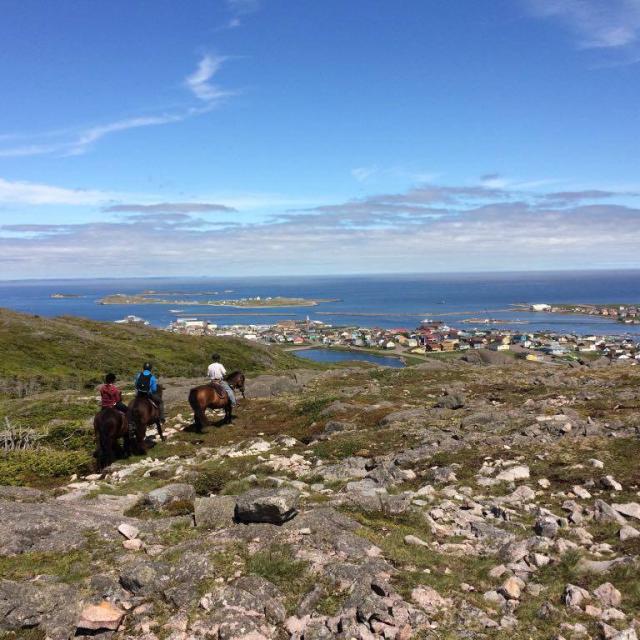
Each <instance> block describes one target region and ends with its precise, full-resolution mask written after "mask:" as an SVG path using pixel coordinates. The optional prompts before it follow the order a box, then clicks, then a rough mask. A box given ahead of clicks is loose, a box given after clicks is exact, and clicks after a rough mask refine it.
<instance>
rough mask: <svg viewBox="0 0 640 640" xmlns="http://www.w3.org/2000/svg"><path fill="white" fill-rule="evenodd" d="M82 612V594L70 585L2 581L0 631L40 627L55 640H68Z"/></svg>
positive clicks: (0, 584) (0, 591)
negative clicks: (80, 595) (80, 597)
mask: <svg viewBox="0 0 640 640" xmlns="http://www.w3.org/2000/svg"><path fill="white" fill-rule="evenodd" d="M79 612H80V600H79V594H78V593H77V591H76V589H74V588H73V587H71V586H69V585H65V584H59V583H56V582H45V581H42V580H36V581H33V582H27V583H19V582H12V581H10V580H0V631H18V632H19V631H20V629H30V628H33V627H39V628H41V629H42V630H43V631H44V632H45V633H46V635H47V636H48V637H49V638H51V639H52V640H67V639H68V638H69V637H71V636H72V635H73V631H74V629H75V622H76V620H77V619H78V614H79Z"/></svg>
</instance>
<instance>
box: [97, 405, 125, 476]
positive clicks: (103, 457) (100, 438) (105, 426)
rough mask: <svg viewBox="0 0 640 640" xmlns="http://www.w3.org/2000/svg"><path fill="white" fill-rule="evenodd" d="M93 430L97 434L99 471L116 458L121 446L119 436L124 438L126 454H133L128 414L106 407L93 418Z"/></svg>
mask: <svg viewBox="0 0 640 640" xmlns="http://www.w3.org/2000/svg"><path fill="white" fill-rule="evenodd" d="M93 431H94V433H95V436H96V464H97V467H98V471H102V470H103V469H104V468H105V467H108V466H109V465H110V464H111V463H112V462H113V460H114V459H115V455H116V451H117V449H118V448H119V446H118V438H122V439H123V444H124V456H125V458H128V457H129V455H130V454H131V442H130V440H129V423H128V421H127V416H126V415H125V414H124V413H122V411H118V410H117V409H113V408H105V409H102V410H101V411H98V413H96V415H95V418H94V419H93Z"/></svg>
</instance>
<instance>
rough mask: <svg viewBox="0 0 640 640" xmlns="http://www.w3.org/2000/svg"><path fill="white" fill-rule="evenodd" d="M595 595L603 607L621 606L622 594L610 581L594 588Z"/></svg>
mask: <svg viewBox="0 0 640 640" xmlns="http://www.w3.org/2000/svg"><path fill="white" fill-rule="evenodd" d="M593 595H594V596H595V598H596V600H598V602H599V603H600V604H601V605H602V606H603V607H619V606H620V603H621V602H622V594H621V593H620V592H619V591H618V590H617V589H616V588H615V587H614V586H613V585H612V584H611V583H610V582H605V583H604V584H601V585H600V586H599V587H598V588H597V589H594V591H593Z"/></svg>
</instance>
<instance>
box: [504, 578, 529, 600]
mask: <svg viewBox="0 0 640 640" xmlns="http://www.w3.org/2000/svg"><path fill="white" fill-rule="evenodd" d="M524 586H525V585H524V582H523V581H522V580H521V579H520V578H517V577H516V576H511V577H510V578H507V579H506V580H505V581H504V582H503V583H502V586H501V587H500V589H498V592H499V593H500V594H502V595H503V596H504V597H505V598H507V600H519V599H520V595H521V594H522V589H523V588H524Z"/></svg>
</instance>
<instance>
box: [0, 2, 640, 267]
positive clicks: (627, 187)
mask: <svg viewBox="0 0 640 640" xmlns="http://www.w3.org/2000/svg"><path fill="white" fill-rule="evenodd" d="M2 13H3V15H2V21H1V22H0V43H1V44H0V82H1V83H2V85H1V86H2V87H3V89H4V90H3V100H2V107H1V109H2V110H1V113H2V117H1V118H0V273H1V274H2V275H0V277H3V278H20V277H54V276H56V277H57V276H77V275H83V276H100V275H130V274H132V273H134V274H136V275H203V274H208V273H213V272H215V273H218V274H234V275H245V274H246V275H257V274H287V273H291V274H307V273H309V274H311V273H319V274H322V273H356V272H357V273H361V272H384V271H388V272H403V271H412V272H416V271H481V270H511V269H529V268H530V269H562V268H631V267H638V266H640V260H638V257H637V253H638V252H637V247H638V246H639V243H640V210H639V209H638V196H637V193H638V192H640V176H639V175H638V167H640V145H639V144H638V141H639V140H638V139H639V134H640V112H639V111H638V108H637V105H638V99H639V98H640V91H639V90H640V80H639V75H638V72H639V71H640V0H608V1H607V3H606V4H605V3H602V2H600V1H599V0H455V1H452V2H447V3H443V2H437V1H435V0H406V1H404V2H401V3H398V2H391V1H390V0H386V1H382V0H351V1H350V2H342V1H338V0H323V2H314V1H312V0H296V1H293V0H287V1H285V0H207V1H199V0H191V1H190V2H189V3H187V4H185V3H179V2H177V1H170V0H148V1H143V0H139V1H137V2H125V1H124V0H119V1H116V2H109V3H107V2H103V3H97V2H92V1H90V0H83V1H79V0H68V1H66V2H64V3H45V2H42V1H41V0H40V1H35V0H5V1H4V2H3V6H2ZM79 264H81V265H82V269H81V272H80V273H79V271H78V265H79Z"/></svg>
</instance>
